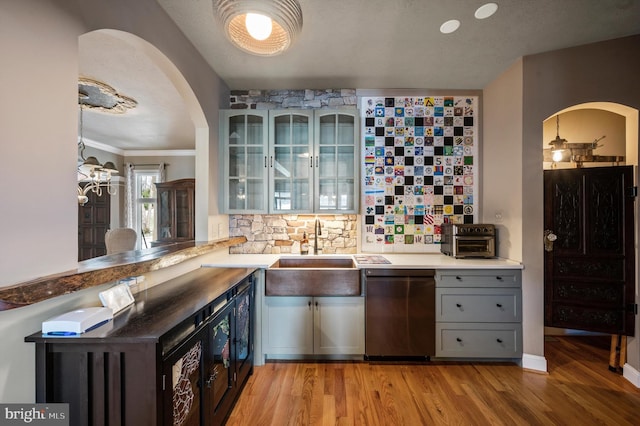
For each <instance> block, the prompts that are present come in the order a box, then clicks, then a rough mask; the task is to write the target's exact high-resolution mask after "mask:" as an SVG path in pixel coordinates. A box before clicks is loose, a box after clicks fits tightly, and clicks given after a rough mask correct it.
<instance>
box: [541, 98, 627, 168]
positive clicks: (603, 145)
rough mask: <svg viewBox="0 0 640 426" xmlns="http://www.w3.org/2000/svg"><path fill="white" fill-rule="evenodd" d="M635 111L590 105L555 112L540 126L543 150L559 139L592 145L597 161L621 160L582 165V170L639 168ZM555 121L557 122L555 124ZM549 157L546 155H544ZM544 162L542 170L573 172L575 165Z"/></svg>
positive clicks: (606, 105) (600, 104)
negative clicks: (620, 167)
mask: <svg viewBox="0 0 640 426" xmlns="http://www.w3.org/2000/svg"><path fill="white" fill-rule="evenodd" d="M638 112H639V111H638V110H637V109H635V108H630V107H628V106H625V105H620V104H616V103H611V102H589V103H584V104H579V105H573V106H571V107H568V108H565V109H563V110H561V111H558V112H556V113H555V114H553V115H552V116H550V117H549V118H547V119H546V120H545V121H544V123H543V149H546V150H549V149H551V147H550V145H549V142H550V141H552V140H553V139H554V138H555V137H557V136H558V135H559V136H560V138H562V139H566V140H567V142H568V143H569V144H571V143H593V142H594V141H596V140H597V143H596V146H597V147H596V148H595V149H594V150H593V154H594V156H596V157H612V156H618V157H624V160H623V161H621V162H616V161H602V162H589V161H586V162H584V164H582V166H583V167H598V166H600V167H602V166H607V165H612V164H613V163H615V164H627V165H637V164H638V143H637V141H638ZM557 119H558V120H557ZM547 154H548V153H547ZM547 160H549V158H546V159H545V162H544V166H543V167H544V169H545V170H546V169H550V168H573V167H576V166H577V164H576V162H575V161H567V160H569V158H568V157H567V156H566V155H565V158H564V161H561V162H557V163H555V164H553V162H552V161H547Z"/></svg>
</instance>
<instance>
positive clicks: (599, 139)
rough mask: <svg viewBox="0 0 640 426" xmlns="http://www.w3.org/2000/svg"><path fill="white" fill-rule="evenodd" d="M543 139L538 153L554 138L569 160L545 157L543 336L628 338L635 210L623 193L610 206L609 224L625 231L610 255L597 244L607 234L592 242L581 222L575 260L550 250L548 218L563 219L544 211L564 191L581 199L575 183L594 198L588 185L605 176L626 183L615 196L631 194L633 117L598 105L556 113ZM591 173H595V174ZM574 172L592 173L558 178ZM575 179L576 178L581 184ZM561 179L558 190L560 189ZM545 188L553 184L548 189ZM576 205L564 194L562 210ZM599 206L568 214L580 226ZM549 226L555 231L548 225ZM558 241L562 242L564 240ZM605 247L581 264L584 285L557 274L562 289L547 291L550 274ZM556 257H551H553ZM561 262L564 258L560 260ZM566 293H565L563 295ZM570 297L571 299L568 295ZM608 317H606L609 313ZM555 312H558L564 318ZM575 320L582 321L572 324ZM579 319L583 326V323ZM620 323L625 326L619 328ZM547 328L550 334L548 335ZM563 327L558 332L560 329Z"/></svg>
mask: <svg viewBox="0 0 640 426" xmlns="http://www.w3.org/2000/svg"><path fill="white" fill-rule="evenodd" d="M543 134H544V137H543V139H544V141H543V148H544V149H546V150H547V151H548V150H550V147H549V146H550V145H549V142H550V141H553V139H554V138H556V139H566V142H568V145H567V144H565V145H564V146H565V148H566V147H569V148H572V149H570V153H567V150H566V149H565V150H564V153H563V156H558V159H560V158H563V159H562V160H560V161H558V162H555V161H551V159H550V155H548V154H549V152H546V153H545V154H547V155H545V163H544V169H545V172H544V173H545V243H546V244H545V250H546V252H545V288H546V291H545V326H546V327H545V335H547V336H550V335H551V336H553V335H557V334H569V335H571V334H593V333H592V332H596V333H597V332H601V333H611V334H630V335H633V329H634V328H635V329H637V318H636V317H635V316H634V314H633V307H634V306H635V286H636V282H637V276H638V269H637V268H638V266H637V265H638V261H637V256H638V254H637V248H636V247H634V237H633V236H634V235H636V240H637V233H638V229H637V225H636V226H635V228H634V224H637V223H638V217H637V215H638V213H637V209H636V211H635V212H634V208H633V199H632V197H629V194H628V193H623V194H619V195H620V197H621V201H620V202H619V204H616V203H614V205H615V206H617V208H609V211H610V212H611V214H610V215H609V216H610V217H612V218H614V217H617V218H619V219H620V220H619V221H618V222H620V223H621V226H624V224H623V223H622V222H623V221H624V222H626V224H627V225H626V226H627V231H626V232H625V231H624V228H622V229H623V230H622V231H621V234H618V235H620V239H621V240H625V241H621V243H620V244H619V245H618V247H617V248H616V249H615V250H614V249H613V245H614V244H599V243H598V238H601V236H602V235H605V233H601V234H600V237H598V236H597V235H596V234H597V231H595V232H594V227H593V226H592V225H589V224H585V223H582V222H581V223H582V224H581V225H578V226H577V228H580V229H582V230H585V231H584V235H579V236H578V237H577V238H576V239H575V241H576V244H577V246H576V247H575V248H579V250H576V251H575V254H574V255H569V256H567V254H569V253H570V250H569V249H568V247H567V246H566V245H564V246H561V248H560V250H556V249H554V243H553V242H551V241H549V242H548V241H547V233H549V232H550V233H552V235H551V236H552V237H554V238H557V237H556V235H555V234H554V233H555V230H552V229H549V228H550V225H549V222H548V221H549V218H550V217H553V216H557V217H559V218H561V219H563V220H564V219H566V216H567V213H566V212H565V213H557V212H554V213H550V211H551V210H553V209H556V208H557V206H553V207H551V206H550V205H551V204H553V203H554V201H550V200H558V199H560V198H558V197H563V195H562V194H560V195H559V194H558V188H559V186H558V185H560V186H562V187H564V188H569V187H572V188H573V189H574V193H575V194H585V193H587V192H588V191H584V192H582V191H581V190H580V185H581V184H582V183H581V182H584V185H585V187H589V191H591V192H593V191H596V190H595V189H594V188H595V185H596V184H595V183H593V182H595V180H594V181H593V182H592V181H591V179H600V178H601V177H602V176H603V175H604V174H611V175H616V176H617V175H620V176H624V175H625V174H626V178H620V182H626V183H625V184H624V185H623V186H624V188H625V189H624V190H621V192H624V191H626V189H629V190H632V189H633V186H635V185H637V176H634V174H635V173H634V171H635V167H634V166H637V159H638V143H637V141H638V110H636V109H634V108H629V107H627V106H624V105H620V104H613V103H604V102H593V103H587V104H580V105H575V106H572V107H570V108H566V109H564V110H562V111H558V112H557V113H556V114H554V115H552V116H551V117H549V118H548V119H547V120H545V122H544V132H543ZM551 145H553V144H551ZM586 146H589V147H590V148H591V147H593V151H592V152H591V150H589V152H588V153H589V154H593V156H591V157H589V156H585V155H584V154H586V152H584V151H583V150H582V149H581V148H583V147H586ZM573 148H576V149H573ZM581 158H587V159H588V158H593V159H594V160H597V159H600V160H601V161H599V162H596V161H585V162H582V161H580V159H581ZM614 159H615V160H614ZM621 159H622V160H621ZM619 160H621V161H619ZM618 165H627V167H625V168H626V171H623V170H622V169H623V168H622V167H619V168H616V167H615V166H618ZM596 167H597V169H595V168H596ZM577 168H582V169H583V170H584V169H590V170H591V171H589V170H585V171H584V172H583V173H573V172H579V170H573V171H572V170H563V169H577ZM555 172H558V173H555ZM565 172H566V173H565ZM554 175H556V176H554ZM560 175H562V176H560ZM571 175H576V176H574V177H575V178H577V180H578V181H577V182H570V181H569V180H567V179H569V177H568V176H571ZM577 175H580V177H578V176H577ZM585 176H586V180H585ZM590 176H596V177H590ZM572 178H573V177H572ZM561 179H562V182H561V183H560V184H558V182H560V180H561ZM550 181H552V182H553V183H550ZM576 183H577V185H576ZM618 188H619V186H618ZM615 190H616V187H613V188H612V190H610V191H609V192H608V193H607V194H606V195H607V198H608V199H613V198H614V194H613V193H614V192H615ZM550 191H553V192H554V194H552V195H550V194H549V192H550ZM593 193H595V192H593ZM580 196H581V195H578V196H577V198H579V197H580ZM587 196H589V195H587ZM554 197H555V198H554ZM577 198H572V196H571V194H569V196H568V197H566V196H564V198H563V202H565V203H566V201H567V200H570V199H573V200H574V201H575V199H577ZM601 201H602V200H599V201H597V202H596V201H591V202H588V201H587V202H586V204H585V202H584V201H582V202H579V203H577V204H576V206H575V207H572V208H571V209H569V210H580V212H579V213H578V214H576V215H575V218H579V221H587V222H588V221H589V220H591V219H590V218H589V216H593V215H594V214H595V213H594V212H596V211H597V210H598V208H599V207H598V205H599V203H600V202H601ZM583 204H585V205H583ZM585 207H586V208H585ZM556 213H557V215H556ZM569 215H570V214H569ZM569 219H570V218H569ZM625 219H629V220H625ZM616 220H617V219H616ZM618 222H616V223H618ZM551 223H553V220H552V221H551ZM556 226H557V225H556ZM551 227H553V226H551ZM628 228H631V229H628ZM565 233H566V230H565ZM590 234H591V235H590ZM611 235H613V234H611ZM565 237H566V235H565ZM613 239H615V237H611V238H610V240H613ZM563 241H564V242H566V238H565V239H564V240H563ZM589 241H591V242H589ZM607 245H609V246H611V247H610V251H609V252H607V251H602V252H601V253H599V254H598V255H597V256H596V257H592V258H591V260H588V259H587V257H588V256H587V257H585V259H583V260H582V261H583V262H585V263H584V265H585V266H587V265H588V267H585V268H584V271H583V272H584V273H585V276H584V277H582V278H580V277H579V276H578V275H579V274H578V275H576V273H577V272H576V271H574V272H572V273H568V272H563V273H565V277H564V278H560V280H564V283H562V284H561V285H559V287H554V286H553V285H555V284H551V283H550V281H554V280H557V279H558V277H557V276H555V275H554V274H555V272H553V273H552V272H550V271H554V270H555V271H556V272H557V270H559V269H560V268H562V269H563V271H568V270H569V269H570V264H571V263H572V262H573V263H575V262H579V261H578V260H577V259H578V258H579V257H580V256H582V255H585V254H588V253H589V250H591V249H593V248H594V247H595V246H598V247H600V248H602V247H604V246H607ZM578 246H579V247H578ZM561 252H563V253H561ZM555 253H557V255H556V254H555ZM562 256H567V257H566V258H564V259H563V258H562ZM606 262H609V263H610V264H609V265H608V267H607V268H606V274H603V275H607V277H604V276H603V277H602V279H599V278H598V277H597V275H598V270H599V268H600V266H602V265H603V264H604V263H606ZM601 264H602V265H601ZM616 271H618V272H619V278H617V279H614V276H616V275H618V274H617V273H616ZM603 272H604V269H603ZM552 275H553V278H552ZM590 281H591V282H590ZM597 281H600V283H596V282H597ZM605 281H606V282H605ZM591 284H593V288H591V287H589V286H590V285H591ZM618 285H619V286H620V288H626V290H625V291H622V290H620V292H619V293H616V292H617V291H618V290H617V286H618ZM625 286H626V287H625ZM596 287H599V288H596ZM567 289H571V290H570V291H567ZM570 292H572V293H573V294H572V295H568V293H570ZM616 294H618V296H619V302H620V305H619V309H618V311H616V310H614V309H613V307H612V305H613V304H614V302H613V299H616V297H614V296H615V295H616ZM589 298H591V301H592V302H593V301H596V303H595V304H593V303H590V302H589V301H588V300H587V299H589ZM551 299H553V300H561V301H560V302H558V305H563V306H561V307H558V305H553V302H552V301H551ZM569 299H573V300H569ZM596 299H599V300H596ZM609 300H610V301H611V304H610V305H608V306H609V307H606V306H607V303H606V302H608V301H609ZM576 301H577V303H578V304H577V305H575V304H574V305H572V303H576ZM552 306H553V307H552ZM607 309H610V310H609V311H607ZM629 309H631V311H629ZM559 312H562V315H561V314H560V313H559ZM579 316H581V317H582V318H581V319H579V320H577V319H578V317H579ZM559 317H562V318H559ZM582 319H584V320H585V321H584V322H582ZM618 320H619V321H620V323H619V324H618V325H617V326H615V327H620V328H618V329H617V330H620V331H619V332H616V331H611V330H615V329H616V328H615V327H614V326H613V324H614V323H615V322H616V321H618ZM589 322H590V324H589ZM625 323H626V324H627V325H625ZM572 324H579V325H576V327H575V329H573V328H571V327H570V326H571V325H572ZM549 325H552V326H553V327H549ZM561 325H562V326H564V327H561Z"/></svg>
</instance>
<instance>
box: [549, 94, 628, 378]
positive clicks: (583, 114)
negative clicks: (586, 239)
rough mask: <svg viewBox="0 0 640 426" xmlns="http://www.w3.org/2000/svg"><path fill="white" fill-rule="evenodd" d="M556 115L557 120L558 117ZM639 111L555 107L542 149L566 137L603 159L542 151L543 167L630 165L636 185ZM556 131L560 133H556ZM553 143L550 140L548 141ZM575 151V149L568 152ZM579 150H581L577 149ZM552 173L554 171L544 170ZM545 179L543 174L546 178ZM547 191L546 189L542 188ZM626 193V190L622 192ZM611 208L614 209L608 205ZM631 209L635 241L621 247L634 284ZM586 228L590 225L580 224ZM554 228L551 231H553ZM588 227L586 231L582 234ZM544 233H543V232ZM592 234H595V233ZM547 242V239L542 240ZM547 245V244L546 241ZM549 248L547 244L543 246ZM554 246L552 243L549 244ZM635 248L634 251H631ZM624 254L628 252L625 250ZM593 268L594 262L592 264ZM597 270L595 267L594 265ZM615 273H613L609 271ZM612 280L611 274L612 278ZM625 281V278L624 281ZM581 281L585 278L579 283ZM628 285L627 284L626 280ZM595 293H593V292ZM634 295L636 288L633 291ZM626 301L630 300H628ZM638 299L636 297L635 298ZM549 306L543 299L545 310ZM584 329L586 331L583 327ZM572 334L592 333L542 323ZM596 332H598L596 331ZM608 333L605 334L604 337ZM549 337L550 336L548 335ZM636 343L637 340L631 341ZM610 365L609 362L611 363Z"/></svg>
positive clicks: (594, 105)
mask: <svg viewBox="0 0 640 426" xmlns="http://www.w3.org/2000/svg"><path fill="white" fill-rule="evenodd" d="M557 118H559V121H558V120H557ZM638 119H639V111H638V110H637V109H635V108H631V107H628V106H625V105H621V104H616V103H611V102H589V103H583V104H578V105H574V106H571V107H568V108H565V109H563V110H560V111H558V112H557V113H555V114H553V115H552V116H550V117H548V118H547V119H546V120H545V121H544V123H543V142H542V145H543V149H545V150H547V151H548V150H550V144H549V142H550V141H553V140H554V138H558V139H565V140H566V143H567V145H568V146H571V145H572V143H574V144H576V145H581V144H584V143H587V144H589V143H590V144H593V147H594V149H593V157H600V158H601V160H602V161H585V162H584V163H580V161H575V160H573V159H571V158H569V156H568V155H566V153H565V157H564V159H563V160H562V161H559V162H553V161H550V156H549V155H548V154H549V152H546V153H545V154H546V155H545V162H544V164H543V168H544V170H552V169H572V168H579V167H584V168H593V167H600V168H607V167H611V166H622V165H626V166H633V175H634V176H633V185H634V186H637V182H638V174H637V166H638V124H639V121H638ZM558 135H559V136H558ZM551 145H553V144H551ZM571 153H572V154H575V152H573V151H572V152H571ZM578 154H583V153H581V152H578ZM611 158H618V159H622V160H621V161H617V160H616V161H609V160H610V159H611ZM545 173H553V172H545ZM545 179H546V178H545ZM625 189H626V185H625ZM545 191H546V190H545ZM546 195H547V194H545V200H547V199H548V198H547V196H546ZM625 197H628V194H625ZM547 207H548V206H547V204H546V201H545V212H546V211H547ZM611 210H614V209H611ZM632 210H633V214H632V215H625V216H633V223H634V224H635V229H634V231H633V232H634V233H632V232H631V231H628V232H627V233H626V234H625V238H629V237H630V238H631V240H632V241H633V240H634V239H635V241H636V244H635V246H633V244H632V245H631V246H632V247H634V248H631V249H629V250H624V253H629V252H631V254H630V257H631V258H632V259H633V262H634V272H635V277H632V280H631V281H632V282H631V286H634V283H635V286H637V277H638V273H639V271H638V248H637V241H638V237H639V232H640V230H639V229H638V219H639V217H638V209H637V206H636V208H635V209H632ZM546 218H547V216H546V215H545V233H546V232H547V231H546V229H548V226H547V223H546ZM582 228H583V229H585V230H588V229H590V228H589V227H582ZM552 232H553V231H552ZM588 232H589V231H585V234H586V233H588ZM545 235H546V234H545ZM594 238H595V237H594ZM545 243H546V241H545ZM545 246H546V244H545ZM545 248H548V247H545ZM550 248H551V250H553V247H550ZM634 249H635V251H634ZM605 256H606V253H603V257H605ZM625 256H627V255H626V254H625ZM594 263H595V262H594ZM548 267H549V265H548V264H545V285H547V281H548V280H549V278H550V277H549V276H548V275H547V268H548ZM593 267H594V268H596V266H593ZM594 271H596V269H594ZM612 276H615V274H612ZM612 281H613V278H612ZM627 283H628V282H627ZM582 284H584V282H583V283H582ZM627 285H628V284H627ZM594 294H596V293H595V292H594ZM636 299H637V291H636ZM627 302H628V303H631V304H633V302H632V301H630V300H627ZM636 302H637V300H636ZM547 308H548V306H547V303H546V302H545V310H546V309H547ZM638 324H639V323H638V319H637V317H636V318H635V329H636V333H637V330H638ZM585 330H586V331H585ZM563 334H566V335H572V334H594V333H592V332H590V331H588V328H586V329H581V330H573V329H568V328H567V329H563V328H551V327H546V326H545V335H546V336H553V335H563ZM596 334H597V333H596ZM607 337H608V335H607V336H606V337H604V338H605V339H606V338H607ZM550 338H552V337H550ZM634 340H635V339H630V340H629V341H628V344H629V345H631V344H632V342H633V341H634ZM634 345H637V343H634ZM630 347H631V346H630ZM610 367H611V366H610Z"/></svg>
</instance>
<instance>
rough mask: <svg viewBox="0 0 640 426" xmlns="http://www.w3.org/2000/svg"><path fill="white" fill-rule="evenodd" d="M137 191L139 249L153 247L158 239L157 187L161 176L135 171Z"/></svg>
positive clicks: (136, 208)
mask: <svg viewBox="0 0 640 426" xmlns="http://www.w3.org/2000/svg"><path fill="white" fill-rule="evenodd" d="M134 177H135V182H136V185H135V190H134V194H133V199H134V202H133V203H132V204H133V209H134V217H135V219H136V220H135V223H136V231H137V232H138V235H139V236H140V238H138V245H139V248H142V249H145V248H148V247H151V241H154V240H155V239H156V232H157V230H156V204H157V198H156V197H157V196H156V186H155V183H156V182H158V181H159V177H160V174H159V172H157V171H146V170H135V171H134Z"/></svg>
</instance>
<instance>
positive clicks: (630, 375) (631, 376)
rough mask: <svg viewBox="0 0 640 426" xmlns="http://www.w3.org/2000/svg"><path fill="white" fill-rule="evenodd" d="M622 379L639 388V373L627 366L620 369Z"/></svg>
mask: <svg viewBox="0 0 640 426" xmlns="http://www.w3.org/2000/svg"><path fill="white" fill-rule="evenodd" d="M622 377H624V378H625V379H627V380H628V381H630V382H631V383H632V384H633V385H634V386H635V387H637V388H640V371H638V370H636V369H635V368H633V367H632V366H630V365H629V364H625V365H624V366H623V367H622Z"/></svg>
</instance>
